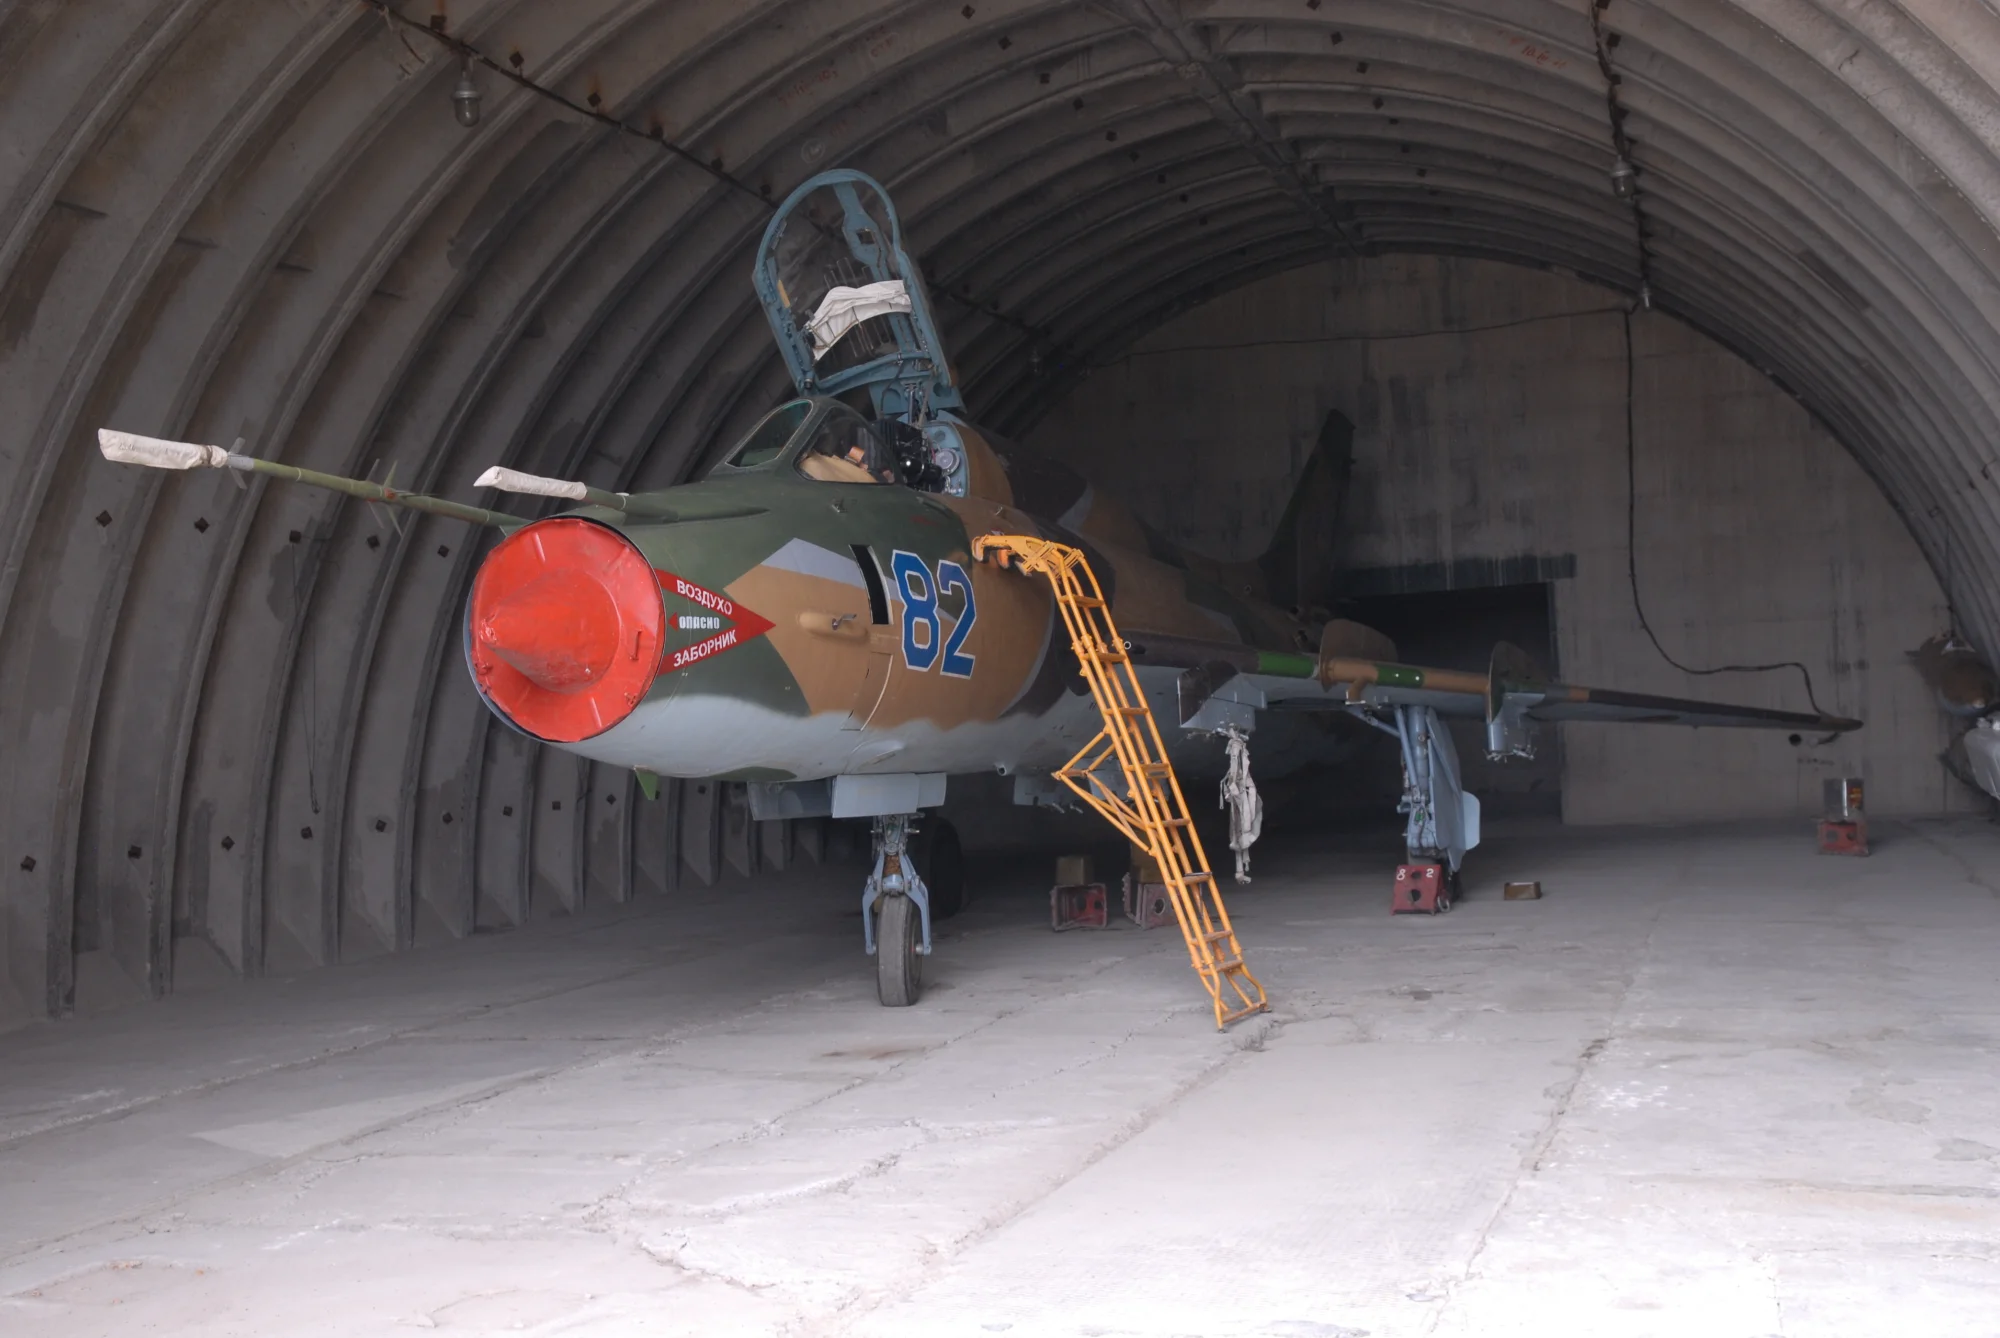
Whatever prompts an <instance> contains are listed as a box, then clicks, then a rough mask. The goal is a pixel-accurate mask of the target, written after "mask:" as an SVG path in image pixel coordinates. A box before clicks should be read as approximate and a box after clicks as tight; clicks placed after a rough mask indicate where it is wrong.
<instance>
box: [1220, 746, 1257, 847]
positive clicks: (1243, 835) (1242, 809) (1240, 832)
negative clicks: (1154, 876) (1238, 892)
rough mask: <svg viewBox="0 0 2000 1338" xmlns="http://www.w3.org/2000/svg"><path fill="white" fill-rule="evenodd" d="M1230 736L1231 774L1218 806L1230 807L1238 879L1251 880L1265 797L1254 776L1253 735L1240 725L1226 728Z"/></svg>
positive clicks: (1230, 829)
mask: <svg viewBox="0 0 2000 1338" xmlns="http://www.w3.org/2000/svg"><path fill="white" fill-rule="evenodd" d="M1222 736H1223V737H1224V738H1226V739H1228V740H1229V774H1228V775H1226V776H1224V777H1223V778H1222V797H1221V799H1220V801H1219V803H1218V805H1217V806H1218V807H1222V808H1227V809H1228V810H1229V848H1230V849H1231V850H1233V851H1235V852H1236V881H1237V882H1239V883H1247V882H1249V881H1250V847H1251V846H1254V845H1256V844H1257V838H1258V837H1260V836H1262V835H1263V834H1264V800H1263V799H1262V798H1261V797H1260V796H1259V795H1258V793H1257V782H1256V781H1254V780H1252V779H1250V737H1249V736H1248V735H1247V734H1245V733H1244V732H1243V731H1242V730H1240V729H1225V730H1223V731H1222Z"/></svg>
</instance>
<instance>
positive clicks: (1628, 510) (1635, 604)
mask: <svg viewBox="0 0 2000 1338" xmlns="http://www.w3.org/2000/svg"><path fill="white" fill-rule="evenodd" d="M1634 361H1635V360H1634V357H1633V353H1632V313H1631V312H1630V311H1627V312H1626V313H1625V576H1626V579H1627V580H1628V581H1629V582H1630V583H1631V587H1632V612H1634V613H1635V614H1637V615H1638V616H1639V626H1640V628H1641V629H1643V630H1644V631H1645V633H1646V639H1647V640H1648V641H1651V642H1652V643H1653V649H1654V650H1656V651H1658V652H1659V653H1660V658H1661V659H1663V660H1665V661H1666V662H1667V663H1668V664H1670V665H1672V666H1673V667H1674V668H1676V669H1678V670H1680V671H1681V672H1682V673H1684V674H1693V675H1695V676H1696V677H1698V678H1706V677H1709V676H1710V675H1712V674H1767V673H1775V672H1776V671H1778V670H1780V669H1796V670H1798V671H1799V677H1800V678H1802V679H1804V680H1805V685H1806V700H1807V701H1808V702H1810V703H1811V704H1812V709H1813V714H1815V715H1822V716H1823V715H1825V714H1826V712H1825V711H1824V710H1823V709H1821V707H1820V704H1819V698H1818V697H1817V696H1815V695H1814V694H1813V680H1812V670H1810V669H1808V668H1806V667H1805V665H1804V664H1802V663H1801V662H1799V661H1798V660H1778V661H1776V662H1774V663H1771V664H1721V665H1717V666H1716V667H1715V668H1713V669H1697V668H1695V667H1694V666H1692V665H1686V664H1682V663H1681V662H1680V661H1679V660H1677V659H1675V658H1674V657H1673V656H1672V655H1669V654H1668V653H1667V648H1666V647H1665V646H1663V645H1661V644H1660V638H1659V634H1658V633H1656V632H1654V631H1653V624H1652V623H1650V622H1649V621H1647V619H1646V606H1645V605H1644V604H1643V603H1641V602H1640V600H1639V480H1638V468H1637V457H1638V447H1637V444H1636V443H1637V438H1638V423H1637V414H1636V413H1635V412H1634V409H1633V397H1634V393H1635V386H1634V382H1635V380H1636V376H1635V370H1634ZM1838 737H1839V735H1838V734H1837V733H1836V734H1829V735H1827V736H1826V738H1825V739H1821V740H1820V742H1821V743H1826V742H1827V741H1829V740H1831V739H1835V738H1838Z"/></svg>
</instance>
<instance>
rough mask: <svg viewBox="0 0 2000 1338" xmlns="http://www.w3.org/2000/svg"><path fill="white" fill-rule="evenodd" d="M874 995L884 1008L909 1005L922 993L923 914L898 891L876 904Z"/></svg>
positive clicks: (906, 1006)
mask: <svg viewBox="0 0 2000 1338" xmlns="http://www.w3.org/2000/svg"><path fill="white" fill-rule="evenodd" d="M875 905H876V907H877V909H878V911H879V914H880V918H879V919H877V921H876V922H875V997H876V998H878V999H880V1000H881V1001H882V1006H883V1007H884V1008H908V1007H909V1006H910V1005H911V1004H913V1003H915V1002H916V1001H917V998H918V996H919V995H921V994H922V993H923V989H924V981H923V966H924V959H923V958H922V957H921V956H920V955H918V953H917V947H918V945H920V944H921V943H922V942H923V932H924V927H923V922H922V917H920V916H919V915H918V913H917V903H916V902H914V901H911V900H910V899H909V898H908V897H906V896H904V895H902V894H901V893H900V892H898V893H895V894H894V895H891V896H886V897H883V898H882V899H881V900H880V901H878V902H876V903H875Z"/></svg>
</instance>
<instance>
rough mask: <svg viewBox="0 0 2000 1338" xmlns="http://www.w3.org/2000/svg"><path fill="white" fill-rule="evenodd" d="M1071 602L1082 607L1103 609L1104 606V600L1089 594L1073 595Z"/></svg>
mask: <svg viewBox="0 0 2000 1338" xmlns="http://www.w3.org/2000/svg"><path fill="white" fill-rule="evenodd" d="M1069 602H1070V603H1071V604H1073V605H1075V606H1076V607H1077V608H1080V609H1101V608H1103V607H1104V601H1103V600H1101V599H1092V598H1091V597H1090V596H1089V595H1071V596H1070V597H1069Z"/></svg>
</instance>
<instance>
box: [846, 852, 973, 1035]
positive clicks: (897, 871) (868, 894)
mask: <svg viewBox="0 0 2000 1338" xmlns="http://www.w3.org/2000/svg"><path fill="white" fill-rule="evenodd" d="M916 816H917V815H916V814H914V813H891V814H885V815H884V816H882V817H879V818H877V819H875V869H874V872H872V873H870V874H869V875H868V885H867V887H865V888H864V889H863V890H862V893H861V932H862V935H863V941H864V942H865V943H866V944H867V947H868V951H869V953H870V954H871V955H872V956H873V957H874V958H875V992H876V997H877V998H879V999H880V1000H881V1001H882V1005H883V1007H885V1008H907V1007H909V1006H910V1005H911V1004H913V1003H915V1002H916V1001H917V996H918V995H919V994H921V993H922V992H923V970H922V959H923V958H925V957H928V956H930V952H931V894H930V889H929V888H928V887H927V886H925V884H924V879H923V875H922V874H921V873H920V872H919V871H918V869H917V861H916V849H915V847H916V845H917V842H916V841H915V840H914V839H913V838H914V837H915V836H916V832H915V831H914V830H913V824H914V823H915V820H916ZM940 825H943V824H940ZM924 844H926V845H930V844H933V843H931V842H926V843H924ZM955 845H956V842H955V841H954V846H955Z"/></svg>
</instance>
